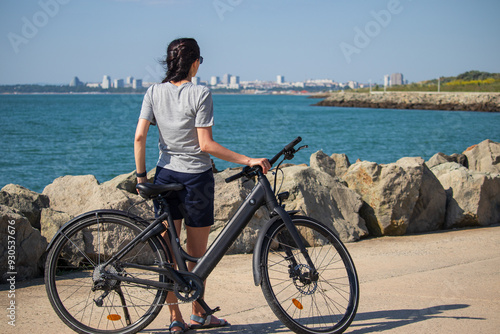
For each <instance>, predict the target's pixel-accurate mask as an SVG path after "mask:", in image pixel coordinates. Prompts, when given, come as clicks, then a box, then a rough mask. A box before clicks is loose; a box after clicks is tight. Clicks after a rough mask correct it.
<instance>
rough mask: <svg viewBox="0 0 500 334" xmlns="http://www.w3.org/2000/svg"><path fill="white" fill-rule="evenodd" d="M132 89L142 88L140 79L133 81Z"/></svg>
mask: <svg viewBox="0 0 500 334" xmlns="http://www.w3.org/2000/svg"><path fill="white" fill-rule="evenodd" d="M132 88H134V89H137V88H142V79H134V81H133V82H132Z"/></svg>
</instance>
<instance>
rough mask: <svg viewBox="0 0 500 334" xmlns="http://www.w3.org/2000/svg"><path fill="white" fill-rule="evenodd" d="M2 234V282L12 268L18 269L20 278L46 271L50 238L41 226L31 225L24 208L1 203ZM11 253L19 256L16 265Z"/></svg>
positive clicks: (16, 258)
mask: <svg viewBox="0 0 500 334" xmlns="http://www.w3.org/2000/svg"><path fill="white" fill-rule="evenodd" d="M9 226H11V227H10V228H9ZM12 237H14V239H15V245H13V244H12V243H11V242H10V241H12ZM0 238H1V240H2V242H1V243H0V271H1V273H2V277H1V280H2V282H5V281H6V279H7V278H9V276H10V275H9V274H8V273H9V272H17V274H16V281H21V280H25V279H29V278H34V277H39V276H41V275H42V273H43V261H44V257H43V254H44V253H45V248H46V247H47V240H46V239H45V238H44V237H42V235H41V234H40V231H39V230H37V229H35V228H33V227H32V226H31V223H30V222H29V221H28V219H27V218H26V217H24V216H23V215H22V214H21V212H20V211H18V210H16V209H12V208H9V207H7V206H5V205H0ZM9 255H13V256H15V261H14V263H12V265H13V267H10V266H9V262H8V261H9Z"/></svg>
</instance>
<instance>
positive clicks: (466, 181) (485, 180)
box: [432, 162, 500, 228]
mask: <svg viewBox="0 0 500 334" xmlns="http://www.w3.org/2000/svg"><path fill="white" fill-rule="evenodd" d="M432 172H433V173H434V174H435V175H436V176H437V178H438V179H439V181H440V182H441V184H442V185H443V187H444V188H445V189H446V193H447V196H448V202H447V211H446V223H445V227H446V228H454V227H463V226H488V225H492V224H498V223H500V175H499V174H491V173H481V172H477V171H473V170H469V169H467V168H465V167H463V166H462V165H459V164H457V163H454V162H448V163H445V164H441V165H438V166H435V167H433V168H432Z"/></svg>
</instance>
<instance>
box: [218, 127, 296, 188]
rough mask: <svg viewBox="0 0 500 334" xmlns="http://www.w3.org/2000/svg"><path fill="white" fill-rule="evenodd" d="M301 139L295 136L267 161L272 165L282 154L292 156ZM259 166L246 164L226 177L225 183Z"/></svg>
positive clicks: (255, 169) (247, 173)
mask: <svg viewBox="0 0 500 334" xmlns="http://www.w3.org/2000/svg"><path fill="white" fill-rule="evenodd" d="M301 141H302V138H301V137H297V138H295V139H294V140H293V141H292V142H290V143H289V144H288V145H286V146H285V147H284V148H283V149H282V150H281V151H279V152H278V153H277V154H276V155H275V156H274V157H272V158H271V159H270V160H269V163H270V164H271V166H272V165H274V163H275V162H276V161H278V159H279V158H280V157H281V156H282V155H283V154H292V157H293V153H295V149H294V146H295V145H297V144H298V143H300V142H301ZM285 157H286V155H285ZM290 159H291V158H290ZM259 168H261V167H260V166H253V167H250V166H246V167H244V168H243V170H242V171H241V172H239V173H237V174H234V175H232V176H230V177H228V178H227V179H226V183H229V182H232V181H235V180H237V179H239V178H241V177H243V176H250V175H251V174H252V173H255V172H256V171H257V170H258V169H259Z"/></svg>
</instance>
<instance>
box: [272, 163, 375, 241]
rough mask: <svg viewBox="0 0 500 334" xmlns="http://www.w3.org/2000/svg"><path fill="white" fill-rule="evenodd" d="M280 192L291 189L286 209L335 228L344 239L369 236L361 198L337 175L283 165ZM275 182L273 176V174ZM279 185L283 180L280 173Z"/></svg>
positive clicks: (310, 168) (314, 169)
mask: <svg viewBox="0 0 500 334" xmlns="http://www.w3.org/2000/svg"><path fill="white" fill-rule="evenodd" d="M283 173H284V176H283V177H284V181H283V184H282V186H281V191H288V192H289V193H290V197H289V199H288V200H287V201H285V204H286V209H287V210H300V211H301V212H302V213H303V214H305V215H306V216H310V217H312V218H315V219H317V220H319V221H320V222H322V223H323V224H325V225H327V226H328V227H330V228H331V229H332V230H334V231H335V232H336V233H337V235H339V237H340V238H341V239H342V241H345V242H352V241H356V240H359V239H360V238H362V237H365V236H367V235H368V229H367V228H366V225H365V222H364V220H363V218H361V216H360V215H359V211H360V209H361V206H362V205H363V201H362V200H361V197H360V196H359V195H358V194H356V193H355V192H354V191H352V190H351V189H349V188H347V186H346V185H345V184H343V183H342V182H340V181H339V180H338V179H337V178H334V177H332V176H331V175H329V174H327V173H325V172H322V171H320V170H318V169H316V168H312V167H307V166H291V167H286V168H283ZM269 178H270V181H271V182H272V181H273V176H270V177H269ZM278 178H279V179H278V185H279V184H280V182H281V180H280V179H281V177H280V174H278Z"/></svg>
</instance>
